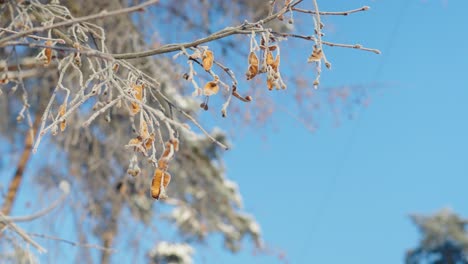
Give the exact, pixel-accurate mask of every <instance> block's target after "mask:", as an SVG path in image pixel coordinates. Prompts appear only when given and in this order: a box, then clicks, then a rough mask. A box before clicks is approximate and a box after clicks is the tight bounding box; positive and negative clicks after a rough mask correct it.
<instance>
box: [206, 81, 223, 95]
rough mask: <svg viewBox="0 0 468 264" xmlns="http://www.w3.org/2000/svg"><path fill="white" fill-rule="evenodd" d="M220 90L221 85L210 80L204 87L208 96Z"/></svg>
mask: <svg viewBox="0 0 468 264" xmlns="http://www.w3.org/2000/svg"><path fill="white" fill-rule="evenodd" d="M218 91H219V86H218V84H217V83H216V82H213V81H211V82H208V83H207V84H206V85H205V87H204V88H203V94H204V95H206V96H211V95H215V94H217V93H218Z"/></svg>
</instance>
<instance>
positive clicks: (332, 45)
mask: <svg viewBox="0 0 468 264" xmlns="http://www.w3.org/2000/svg"><path fill="white" fill-rule="evenodd" d="M322 44H324V45H327V46H330V47H342V48H350V49H359V50H364V51H370V52H373V53H375V54H381V53H382V52H380V50H378V49H371V48H366V47H363V46H362V45H361V44H354V45H353V44H340V43H333V42H328V41H322Z"/></svg>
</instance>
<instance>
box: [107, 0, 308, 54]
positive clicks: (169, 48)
mask: <svg viewBox="0 0 468 264" xmlns="http://www.w3.org/2000/svg"><path fill="white" fill-rule="evenodd" d="M300 2H302V0H299V1H296V2H292V3H290V4H289V5H287V6H285V7H283V8H282V9H281V10H280V11H278V12H277V13H274V14H272V15H269V16H268V17H266V18H264V19H262V20H259V21H257V22H255V23H243V24H241V25H238V26H235V27H227V28H224V29H222V30H220V31H217V32H215V33H213V34H211V35H209V36H207V37H204V38H201V39H198V40H195V41H193V42H185V43H177V44H168V45H164V46H161V47H159V48H156V49H152V50H147V51H142V52H134V53H123V54H113V57H114V58H115V59H117V60H127V59H137V58H143V57H148V56H153V55H157V54H163V53H169V52H174V51H178V50H181V49H182V48H190V47H196V46H198V45H201V44H204V43H207V42H211V41H214V40H217V39H222V38H225V37H228V36H231V35H237V34H251V33H252V31H255V32H257V31H258V30H262V31H263V30H264V29H262V28H261V27H259V26H260V25H263V24H266V23H268V22H270V21H272V20H274V19H276V18H278V16H279V15H281V14H284V13H287V12H288V11H289V9H290V8H291V7H293V6H295V5H297V4H299V3H300Z"/></svg>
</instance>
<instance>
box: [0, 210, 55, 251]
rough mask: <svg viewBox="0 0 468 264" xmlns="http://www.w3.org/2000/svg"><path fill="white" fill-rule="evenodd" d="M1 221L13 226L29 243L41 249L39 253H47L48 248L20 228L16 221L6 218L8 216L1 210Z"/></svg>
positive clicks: (38, 249) (10, 226)
mask: <svg viewBox="0 0 468 264" xmlns="http://www.w3.org/2000/svg"><path fill="white" fill-rule="evenodd" d="M0 222H2V223H4V224H5V225H6V226H7V227H9V228H11V229H12V230H13V231H14V232H16V233H17V234H18V235H19V236H20V237H21V238H23V239H24V241H26V242H27V243H29V244H31V245H32V246H33V247H35V248H36V249H37V251H39V253H47V250H46V249H45V248H43V247H42V246H41V245H39V244H38V243H37V242H36V241H34V240H33V239H32V238H31V237H30V236H29V235H28V234H27V233H26V232H24V231H23V229H21V228H19V227H18V226H17V225H16V224H15V223H13V222H11V221H9V220H8V219H6V216H5V215H4V214H3V213H2V212H1V211H0Z"/></svg>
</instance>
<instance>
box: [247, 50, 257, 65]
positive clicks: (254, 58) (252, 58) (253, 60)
mask: <svg viewBox="0 0 468 264" xmlns="http://www.w3.org/2000/svg"><path fill="white" fill-rule="evenodd" d="M249 65H254V66H257V67H258V57H257V55H256V54H255V52H250V54H249Z"/></svg>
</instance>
